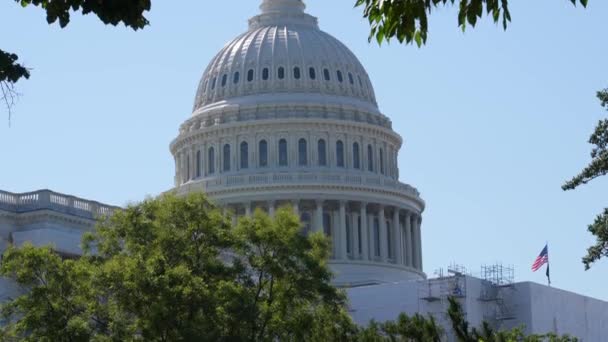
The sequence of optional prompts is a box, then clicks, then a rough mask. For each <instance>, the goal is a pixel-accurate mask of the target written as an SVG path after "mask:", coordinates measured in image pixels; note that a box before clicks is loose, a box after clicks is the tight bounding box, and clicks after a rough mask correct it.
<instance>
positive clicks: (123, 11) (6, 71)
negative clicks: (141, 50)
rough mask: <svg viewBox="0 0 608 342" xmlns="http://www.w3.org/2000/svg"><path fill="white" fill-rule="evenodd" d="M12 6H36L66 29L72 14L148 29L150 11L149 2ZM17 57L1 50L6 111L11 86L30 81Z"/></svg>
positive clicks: (34, 1)
mask: <svg viewBox="0 0 608 342" xmlns="http://www.w3.org/2000/svg"><path fill="white" fill-rule="evenodd" d="M13 1H14V2H15V3H17V4H19V5H21V6H23V7H27V6H36V7H40V8H42V9H43V10H44V11H45V13H46V20H47V22H48V23H49V24H53V23H55V22H57V21H58V22H59V25H60V26H61V27H65V26H66V25H68V23H69V22H70V15H71V13H72V12H81V13H82V14H90V13H93V14H95V15H96V16H97V17H98V18H99V19H100V20H101V21H102V22H103V23H104V24H112V25H114V26H116V25H118V24H120V23H123V24H124V25H125V26H127V27H130V28H132V29H134V30H138V29H142V28H144V27H145V26H146V25H148V20H147V19H146V17H145V16H144V13H145V12H146V11H149V10H150V7H151V0H129V1H125V0H102V1H100V0H61V1H57V0H13ZM17 60H18V57H17V55H15V54H13V53H8V52H5V51H2V50H0V94H1V95H2V98H1V100H3V101H4V103H5V105H6V107H7V110H8V111H9V119H10V111H11V107H12V106H13V104H14V101H15V97H16V95H17V94H16V93H15V91H14V85H15V83H17V81H19V80H20V79H22V78H26V79H27V78H29V76H30V72H29V70H28V69H27V68H26V67H24V66H23V65H21V64H19V63H17Z"/></svg>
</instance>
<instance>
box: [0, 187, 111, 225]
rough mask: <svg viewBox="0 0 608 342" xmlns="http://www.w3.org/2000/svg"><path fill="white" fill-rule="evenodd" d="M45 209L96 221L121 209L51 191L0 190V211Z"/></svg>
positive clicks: (21, 211)
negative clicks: (12, 191) (14, 191)
mask: <svg viewBox="0 0 608 342" xmlns="http://www.w3.org/2000/svg"><path fill="white" fill-rule="evenodd" d="M45 209H47V210H54V211H58V212H61V213H64V214H69V215H75V216H79V217H84V218H88V219H95V218H97V217H101V216H108V215H111V214H112V213H113V212H114V211H115V210H117V209H120V208H118V207H113V206H108V205H105V204H101V203H99V202H96V201H90V200H86V199H82V198H78V197H75V196H70V195H64V194H61V193H57V192H53V191H50V190H39V191H34V192H27V193H22V194H15V193H11V192H7V191H2V190H0V210H4V211H8V212H14V213H26V212H30V211H36V210H45Z"/></svg>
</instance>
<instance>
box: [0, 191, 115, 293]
mask: <svg viewBox="0 0 608 342" xmlns="http://www.w3.org/2000/svg"><path fill="white" fill-rule="evenodd" d="M116 209H117V208H116V207H112V206H109V205H105V204H101V203H99V202H96V201H90V200H85V199H82V198H78V197H74V196H70V195H64V194H60V193H57V192H53V191H50V190H39V191H35V192H29V193H23V194H15V193H10V192H6V191H0V255H1V254H2V253H4V251H5V250H6V249H7V248H8V246H10V245H16V246H21V245H22V244H23V243H25V242H29V243H31V244H33V245H34V246H38V247H43V246H51V247H52V248H53V249H54V250H55V251H57V252H58V253H60V254H61V255H64V256H68V257H74V256H78V255H81V254H82V249H81V245H80V242H81V239H82V235H83V233H85V232H87V231H91V230H93V227H94V226H95V219H96V218H98V217H102V216H107V215H110V214H111V213H112V212H113V211H114V210H116ZM21 291H22V289H21V288H19V287H18V286H17V285H16V284H14V283H13V282H12V281H9V280H7V279H4V278H0V303H2V302H4V301H6V300H8V299H10V298H14V297H15V296H16V295H18V294H19V293H20V292H21Z"/></svg>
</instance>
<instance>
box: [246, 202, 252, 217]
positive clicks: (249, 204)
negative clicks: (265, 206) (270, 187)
mask: <svg viewBox="0 0 608 342" xmlns="http://www.w3.org/2000/svg"><path fill="white" fill-rule="evenodd" d="M245 216H247V217H251V202H247V203H245Z"/></svg>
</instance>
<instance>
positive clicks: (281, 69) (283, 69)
mask: <svg viewBox="0 0 608 342" xmlns="http://www.w3.org/2000/svg"><path fill="white" fill-rule="evenodd" d="M277 76H279V79H280V80H282V79H284V78H285V68H283V67H279V71H278V73H277Z"/></svg>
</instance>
